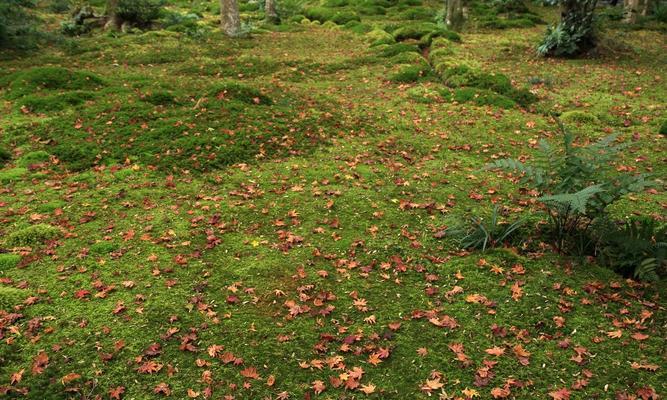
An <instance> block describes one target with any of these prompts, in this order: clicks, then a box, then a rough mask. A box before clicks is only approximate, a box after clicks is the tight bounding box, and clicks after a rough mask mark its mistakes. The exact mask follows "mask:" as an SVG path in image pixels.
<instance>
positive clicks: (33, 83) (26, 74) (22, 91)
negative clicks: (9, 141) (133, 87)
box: [0, 67, 104, 99]
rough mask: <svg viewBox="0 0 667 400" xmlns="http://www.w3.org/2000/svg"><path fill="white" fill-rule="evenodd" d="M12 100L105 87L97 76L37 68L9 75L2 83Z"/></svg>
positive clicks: (67, 70) (49, 68) (60, 69)
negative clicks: (64, 91) (51, 92)
mask: <svg viewBox="0 0 667 400" xmlns="http://www.w3.org/2000/svg"><path fill="white" fill-rule="evenodd" d="M0 86H6V87H7V89H8V90H7V94H6V96H7V97H8V98H10V99H17V98H19V97H23V96H27V95H31V94H35V93H38V92H40V91H46V90H53V91H55V90H93V89H97V88H99V87H102V86H104V80H102V79H101V78H100V77H98V76H97V75H94V74H91V73H89V72H83V71H72V70H69V69H66V68H61V67H35V68H31V69H28V70H25V71H21V72H17V73H15V74H12V75H9V76H8V77H6V78H4V79H3V81H2V82H0Z"/></svg>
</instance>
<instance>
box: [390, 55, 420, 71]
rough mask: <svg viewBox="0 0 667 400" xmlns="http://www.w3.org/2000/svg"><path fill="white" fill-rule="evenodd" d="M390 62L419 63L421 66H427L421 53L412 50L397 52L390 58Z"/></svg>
mask: <svg viewBox="0 0 667 400" xmlns="http://www.w3.org/2000/svg"><path fill="white" fill-rule="evenodd" d="M391 63H392V64H416V65H421V66H423V67H425V68H426V67H428V66H429V64H428V61H426V59H425V58H424V57H422V55H421V54H419V53H413V52H404V53H399V54H397V55H395V56H393V57H392V58H391Z"/></svg>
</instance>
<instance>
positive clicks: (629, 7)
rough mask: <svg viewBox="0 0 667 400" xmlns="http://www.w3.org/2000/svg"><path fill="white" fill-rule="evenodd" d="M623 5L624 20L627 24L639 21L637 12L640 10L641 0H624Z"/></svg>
mask: <svg viewBox="0 0 667 400" xmlns="http://www.w3.org/2000/svg"><path fill="white" fill-rule="evenodd" d="M623 6H624V8H625V17H624V18H623V22H625V23H626V24H634V23H635V22H637V13H638V12H639V0H624V1H623Z"/></svg>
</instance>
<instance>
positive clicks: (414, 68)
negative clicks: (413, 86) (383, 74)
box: [389, 65, 428, 83]
mask: <svg viewBox="0 0 667 400" xmlns="http://www.w3.org/2000/svg"><path fill="white" fill-rule="evenodd" d="M426 75H428V69H427V68H426V67H424V66H422V65H403V66H401V67H400V68H399V70H398V71H397V72H395V73H393V74H391V75H390V76H389V80H390V81H391V82H394V83H410V82H417V81H418V80H420V79H422V78H424V77H426Z"/></svg>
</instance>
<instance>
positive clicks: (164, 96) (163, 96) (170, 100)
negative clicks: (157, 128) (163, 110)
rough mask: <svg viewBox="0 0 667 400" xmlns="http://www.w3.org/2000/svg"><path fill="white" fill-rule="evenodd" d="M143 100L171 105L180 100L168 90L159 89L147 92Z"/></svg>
mask: <svg viewBox="0 0 667 400" xmlns="http://www.w3.org/2000/svg"><path fill="white" fill-rule="evenodd" d="M142 100H143V101H145V102H148V103H151V104H155V105H161V106H164V105H170V104H176V103H177V102H178V101H177V100H176V97H175V96H174V95H173V93H171V92H168V91H166V90H157V91H154V92H151V93H148V94H146V95H145V96H144V97H143V98H142Z"/></svg>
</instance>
